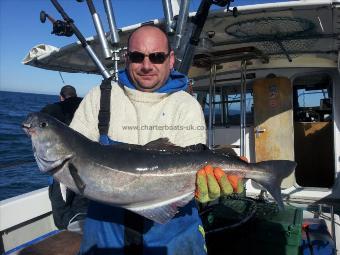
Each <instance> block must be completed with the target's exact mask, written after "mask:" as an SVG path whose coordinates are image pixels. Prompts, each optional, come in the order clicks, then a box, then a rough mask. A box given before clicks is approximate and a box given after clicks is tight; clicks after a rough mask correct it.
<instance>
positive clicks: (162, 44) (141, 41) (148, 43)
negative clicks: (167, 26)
mask: <svg viewBox="0 0 340 255" xmlns="http://www.w3.org/2000/svg"><path fill="white" fill-rule="evenodd" d="M128 51H129V53H133V52H134V53H136V52H138V53H141V54H142V55H144V58H142V62H136V61H131V59H129V57H127V60H126V61H127V70H128V74H129V77H130V79H131V81H132V82H133V84H134V85H135V87H136V88H137V89H138V90H141V91H145V92H153V91H156V90H157V89H159V88H160V87H162V86H163V85H164V84H165V83H166V81H167V80H168V78H169V74H170V70H171V69H172V68H173V65H174V62H175V56H174V52H173V51H172V50H170V51H169V40H168V37H167V35H166V33H164V31H163V30H162V29H160V28H159V27H156V26H151V25H146V26H142V27H140V28H138V29H137V30H135V31H134V32H133V33H132V34H131V35H130V37H129V41H128ZM153 53H161V54H165V55H166V58H165V61H164V62H162V63H155V62H152V61H150V58H149V55H150V54H153Z"/></svg>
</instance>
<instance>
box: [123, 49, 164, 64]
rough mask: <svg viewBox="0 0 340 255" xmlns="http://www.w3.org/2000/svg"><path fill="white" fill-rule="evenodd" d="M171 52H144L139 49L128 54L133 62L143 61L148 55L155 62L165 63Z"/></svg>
mask: <svg viewBox="0 0 340 255" xmlns="http://www.w3.org/2000/svg"><path fill="white" fill-rule="evenodd" d="M169 54H170V53H164V52H153V53H150V54H144V53H142V52H139V51H132V52H128V54H127V56H128V57H129V60H130V61H131V62H132V63H142V62H143V60H144V58H145V57H148V58H149V60H150V62H151V63H153V64H163V63H164V61H165V60H166V59H167V57H168V56H169Z"/></svg>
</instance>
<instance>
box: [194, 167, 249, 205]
mask: <svg viewBox="0 0 340 255" xmlns="http://www.w3.org/2000/svg"><path fill="white" fill-rule="evenodd" d="M233 192H236V193H241V192H243V182H242V180H241V178H240V177H239V176H236V175H227V174H226V173H225V172H224V171H223V170H222V169H221V168H219V167H215V168H213V167H212V166H211V165H207V166H205V167H204V168H202V169H200V170H199V171H198V172H197V174H196V191H195V198H196V200H197V201H199V202H200V203H206V202H209V201H212V200H215V199H216V198H218V197H220V196H221V195H230V194H232V193H233Z"/></svg>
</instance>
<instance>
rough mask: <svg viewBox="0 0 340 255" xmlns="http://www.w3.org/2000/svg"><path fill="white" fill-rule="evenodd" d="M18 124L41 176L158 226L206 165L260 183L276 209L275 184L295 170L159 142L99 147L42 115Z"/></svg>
mask: <svg viewBox="0 0 340 255" xmlns="http://www.w3.org/2000/svg"><path fill="white" fill-rule="evenodd" d="M22 126H23V129H24V130H25V132H26V133H27V134H29V135H30V136H31V140H32V147H33V152H34V156H35V159H36V161H37V164H38V166H39V169H40V170H41V171H42V172H46V173H49V174H51V175H53V177H54V178H55V179H56V180H58V181H59V182H62V183H63V184H64V185H66V186H67V187H68V188H70V189H71V190H73V191H75V192H77V193H80V194H82V195H84V196H86V197H88V198H89V199H92V200H96V201H99V202H103V203H106V204H110V205H114V206H119V207H123V208H125V209H128V210H131V211H133V212H135V213H137V214H140V215H142V216H144V217H146V218H148V219H151V220H153V221H155V222H158V223H166V222H167V221H169V220H170V219H171V218H172V217H173V216H174V215H175V214H176V213H177V211H178V207H182V206H184V205H186V204H187V203H188V202H189V201H190V200H192V199H193V197H194V190H195V181H196V172H197V171H198V170H199V169H201V168H202V167H203V166H205V165H207V164H210V165H212V166H214V167H220V168H222V169H223V170H224V171H225V172H226V173H227V174H234V175H238V176H240V177H242V178H246V179H252V180H254V181H255V182H257V183H259V184H261V185H262V186H263V187H264V188H265V189H267V190H268V192H269V193H270V194H271V195H272V197H273V198H274V199H275V200H276V202H277V203H278V205H279V207H280V208H283V201H282V197H281V190H280V184H281V182H282V179H283V178H285V177H287V176H289V175H290V174H291V173H292V171H294V169H295V167H296V163H295V162H293V161H288V160H272V161H265V162H260V163H246V162H244V161H243V160H241V159H239V158H238V157H237V156H235V155H232V154H231V153H222V152H217V151H212V150H209V149H207V147H205V146H189V147H185V148H183V147H179V146H175V145H172V144H170V143H169V142H168V140H167V139H164V138H161V139H158V140H156V141H153V142H150V143H148V144H146V145H144V146H140V145H131V144H117V145H101V144H99V143H98V142H94V141H91V140H89V139H88V138H86V137H85V136H83V135H82V134H80V133H78V132H76V131H74V130H73V129H71V128H69V127H68V126H66V125H65V124H63V123H61V122H60V121H58V120H56V119H54V118H53V117H51V116H49V115H47V114H44V113H31V114H29V115H28V117H27V119H26V120H25V121H24V122H23V124H22Z"/></svg>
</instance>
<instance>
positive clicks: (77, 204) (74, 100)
mask: <svg viewBox="0 0 340 255" xmlns="http://www.w3.org/2000/svg"><path fill="white" fill-rule="evenodd" d="M81 100H82V98H80V97H78V96H77V92H76V89H75V88H74V87H73V86H70V85H66V86H64V87H62V88H61V90H60V102H57V103H54V104H49V105H47V106H45V107H44V108H43V109H42V110H41V111H42V112H44V113H47V114H49V115H51V116H53V117H55V118H56V119H58V120H60V121H61V122H64V123H65V124H67V125H69V124H70V123H71V120H72V118H73V115H74V112H75V111H76V110H77V108H78V106H79V104H80V102H81ZM51 181H52V183H51V185H49V188H48V192H49V197H50V200H51V204H52V213H53V219H54V223H55V225H56V227H57V228H59V229H67V228H68V227H69V228H70V227H71V226H73V227H74V226H77V223H79V221H80V220H82V219H84V218H85V214H86V212H87V206H88V199H86V198H84V197H83V196H80V195H77V194H76V193H74V192H73V191H71V190H69V189H67V188H66V187H65V186H64V185H62V184H60V183H59V182H57V181H55V180H53V178H51ZM72 223H73V224H72ZM70 224H72V225H70ZM77 230H78V226H77Z"/></svg>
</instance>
